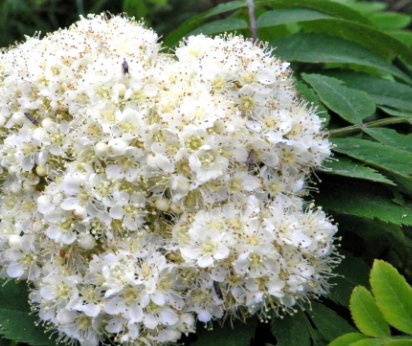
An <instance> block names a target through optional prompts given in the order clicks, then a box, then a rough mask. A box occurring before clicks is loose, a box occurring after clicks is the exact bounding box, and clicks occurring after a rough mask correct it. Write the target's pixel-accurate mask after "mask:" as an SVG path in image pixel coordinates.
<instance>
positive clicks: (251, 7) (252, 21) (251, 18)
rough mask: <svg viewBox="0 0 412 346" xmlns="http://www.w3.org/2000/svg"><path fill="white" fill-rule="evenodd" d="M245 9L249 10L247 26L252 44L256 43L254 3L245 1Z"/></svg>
mask: <svg viewBox="0 0 412 346" xmlns="http://www.w3.org/2000/svg"><path fill="white" fill-rule="evenodd" d="M247 7H248V9H249V25H250V35H251V37H252V40H253V42H254V43H256V42H257V41H258V35H257V26H256V16H255V3H254V1H253V0H247Z"/></svg>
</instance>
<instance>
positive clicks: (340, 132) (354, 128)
mask: <svg viewBox="0 0 412 346" xmlns="http://www.w3.org/2000/svg"><path fill="white" fill-rule="evenodd" d="M403 123H409V124H411V125H412V119H411V118H403V117H393V118H384V119H379V120H375V121H371V122H369V123H365V124H357V125H351V126H347V127H342V128H340V129H336V130H330V131H329V137H339V136H344V135H349V134H351V133H354V132H359V131H362V130H363V129H367V128H371V127H379V126H386V125H395V124H403Z"/></svg>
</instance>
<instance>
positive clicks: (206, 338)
mask: <svg viewBox="0 0 412 346" xmlns="http://www.w3.org/2000/svg"><path fill="white" fill-rule="evenodd" d="M256 325H257V323H256V321H255V320H253V319H249V320H248V321H247V324H243V323H241V322H238V321H237V322H234V323H233V328H232V327H231V326H230V324H226V325H225V326H224V327H220V326H218V325H215V326H214V328H213V330H206V329H205V328H202V327H201V326H199V327H198V328H197V337H198V338H197V341H195V342H192V343H191V344H190V345H193V346H210V345H225V346H245V345H249V344H250V340H251V339H252V338H253V336H254V335H255V329H256Z"/></svg>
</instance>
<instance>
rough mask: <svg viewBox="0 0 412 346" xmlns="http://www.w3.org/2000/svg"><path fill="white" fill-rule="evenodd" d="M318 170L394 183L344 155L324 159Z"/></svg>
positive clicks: (388, 183) (389, 183)
mask: <svg viewBox="0 0 412 346" xmlns="http://www.w3.org/2000/svg"><path fill="white" fill-rule="evenodd" d="M318 171H320V172H322V173H326V174H334V175H340V176H343V177H349V178H355V179H364V180H369V181H373V182H376V183H382V184H386V185H392V186H394V185H396V184H395V183H394V182H393V181H392V180H389V179H388V178H386V177H385V176H384V175H382V174H380V173H379V172H377V171H376V170H374V169H373V168H370V167H368V166H364V165H360V164H357V163H356V162H354V161H352V160H349V159H347V158H344V157H340V158H339V159H335V160H329V161H326V162H325V163H323V165H322V168H320V169H318Z"/></svg>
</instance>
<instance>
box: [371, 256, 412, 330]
mask: <svg viewBox="0 0 412 346" xmlns="http://www.w3.org/2000/svg"><path fill="white" fill-rule="evenodd" d="M370 284H371V288H372V293H373V295H374V297H375V301H376V304H377V306H378V307H379V309H380V311H381V312H382V314H383V316H384V318H385V320H386V321H387V322H388V323H389V324H390V325H391V326H393V327H395V328H396V329H398V330H400V331H402V332H404V333H408V334H412V287H411V286H410V285H409V284H408V283H407V281H406V280H405V278H404V277H403V276H402V275H400V274H399V272H398V271H397V270H396V269H395V268H394V267H393V266H392V265H390V264H389V263H387V262H384V261H381V260H375V262H374V264H373V267H372V270H371V275H370Z"/></svg>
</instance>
